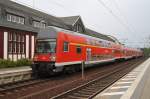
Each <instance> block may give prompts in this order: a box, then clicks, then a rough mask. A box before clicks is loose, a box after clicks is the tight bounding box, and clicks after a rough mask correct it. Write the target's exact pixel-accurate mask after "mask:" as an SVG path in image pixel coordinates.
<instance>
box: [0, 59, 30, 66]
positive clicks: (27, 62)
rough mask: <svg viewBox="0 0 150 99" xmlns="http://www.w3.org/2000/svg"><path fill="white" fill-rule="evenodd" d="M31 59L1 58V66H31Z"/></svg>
mask: <svg viewBox="0 0 150 99" xmlns="http://www.w3.org/2000/svg"><path fill="white" fill-rule="evenodd" d="M30 65H31V60H29V59H20V60H17V61H11V60H9V59H8V60H5V59H0V68H9V67H19V66H30Z"/></svg>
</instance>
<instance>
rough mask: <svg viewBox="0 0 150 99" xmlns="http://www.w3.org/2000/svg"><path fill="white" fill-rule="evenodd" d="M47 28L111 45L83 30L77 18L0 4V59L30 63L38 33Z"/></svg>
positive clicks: (4, 1) (0, 1) (0, 0)
mask: <svg viewBox="0 0 150 99" xmlns="http://www.w3.org/2000/svg"><path fill="white" fill-rule="evenodd" d="M47 26H56V27H60V28H63V29H67V30H71V31H75V32H79V33H82V34H86V35H90V36H95V37H99V38H101V39H105V40H109V41H114V40H113V39H111V38H110V37H108V36H106V35H104V34H101V33H98V32H95V31H93V30H90V29H87V28H85V26H84V24H83V21H82V19H81V17H80V16H69V17H55V16H52V15H49V14H46V13H44V12H42V11H39V10H35V9H32V8H30V7H27V6H24V5H21V4H18V3H15V2H12V1H10V0H0V58H1V59H10V60H14V61H16V60H18V59H21V58H28V59H32V58H33V56H34V51H35V42H36V38H37V35H38V32H39V30H40V29H41V28H45V27H47Z"/></svg>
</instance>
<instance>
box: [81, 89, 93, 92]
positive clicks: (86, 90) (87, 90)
mask: <svg viewBox="0 0 150 99" xmlns="http://www.w3.org/2000/svg"><path fill="white" fill-rule="evenodd" d="M81 91H85V92H92V93H94V92H95V91H94V90H89V89H82V90H81Z"/></svg>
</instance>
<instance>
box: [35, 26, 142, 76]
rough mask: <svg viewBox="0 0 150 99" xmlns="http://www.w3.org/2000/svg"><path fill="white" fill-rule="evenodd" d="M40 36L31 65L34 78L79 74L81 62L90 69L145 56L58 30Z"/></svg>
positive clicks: (138, 52) (93, 38)
mask: <svg viewBox="0 0 150 99" xmlns="http://www.w3.org/2000/svg"><path fill="white" fill-rule="evenodd" d="M38 35H39V38H38V40H37V44H36V51H35V55H34V59H33V65H32V70H33V72H34V73H35V74H50V75H53V74H55V73H56V72H61V71H72V70H79V69H80V68H81V65H80V64H81V63H82V62H84V63H85V67H88V66H92V65H91V64H98V63H104V62H112V61H115V60H119V59H130V58H134V57H140V56H142V52H141V51H140V50H138V49H131V48H126V47H124V46H123V45H120V44H116V43H114V42H111V41H106V40H102V39H99V38H95V37H91V36H88V35H84V34H79V33H76V32H72V31H68V30H64V29H61V28H57V27H48V28H46V29H43V30H41V31H40V33H39V34H38Z"/></svg>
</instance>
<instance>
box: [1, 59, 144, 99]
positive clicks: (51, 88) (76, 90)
mask: <svg viewBox="0 0 150 99" xmlns="http://www.w3.org/2000/svg"><path fill="white" fill-rule="evenodd" d="M144 60H145V59H143V58H140V59H135V60H130V61H126V62H121V63H114V64H110V65H108V66H101V67H95V68H91V69H88V70H86V72H85V75H86V76H85V79H84V80H83V79H81V73H80V72H78V73H75V74H72V75H59V76H56V77H52V78H50V79H39V80H37V79H35V80H30V81H25V82H22V83H16V84H12V85H8V86H0V99H10V97H11V99H50V98H53V99H63V98H64V99H78V98H79V97H80V96H79V94H80V95H81V99H83V98H87V97H88V98H90V97H92V96H95V95H96V94H97V93H99V92H100V91H102V90H104V89H105V88H106V87H108V86H109V85H111V84H112V83H113V82H115V81H116V80H118V79H119V78H120V77H122V76H123V75H125V74H126V73H127V72H129V71H130V70H132V69H133V68H134V67H136V66H138V65H139V64H140V63H141V62H143V61H144ZM122 67H123V68H122ZM129 67H130V69H129ZM122 70H124V71H126V72H122ZM118 71H121V73H119V72H118ZM112 74H113V75H114V76H111V77H110V75H112ZM99 80H100V82H99ZM94 82H95V83H94ZM83 83H84V85H82V84H83ZM77 86H79V87H77ZM90 86H91V87H90ZM98 87H99V89H97V88H98ZM80 88H83V89H80ZM86 88H87V89H86ZM70 89H72V90H70ZM68 90H69V91H68ZM62 92H63V93H62ZM10 93H11V94H10ZM60 93H62V94H60ZM81 93H82V94H81ZM72 94H73V95H72ZM74 94H75V95H74ZM68 95H69V96H70V97H69V98H68ZM54 96H55V97H54ZM85 96H86V97H85ZM66 97H67V98H66ZM71 97H72V98H71ZM75 97H76V98H75Z"/></svg>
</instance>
